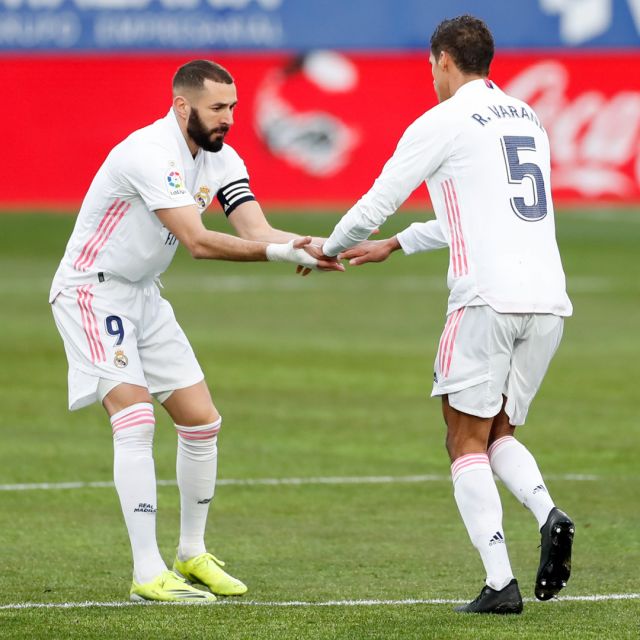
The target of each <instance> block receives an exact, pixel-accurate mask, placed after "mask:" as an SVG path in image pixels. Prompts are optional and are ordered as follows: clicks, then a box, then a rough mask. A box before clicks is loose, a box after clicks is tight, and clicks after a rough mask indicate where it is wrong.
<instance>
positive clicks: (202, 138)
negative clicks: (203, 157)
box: [187, 107, 229, 153]
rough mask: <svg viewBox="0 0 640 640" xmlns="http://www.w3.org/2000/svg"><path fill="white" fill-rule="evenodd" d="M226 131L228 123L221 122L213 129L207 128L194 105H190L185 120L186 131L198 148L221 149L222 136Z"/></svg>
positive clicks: (214, 150) (215, 150)
mask: <svg viewBox="0 0 640 640" xmlns="http://www.w3.org/2000/svg"><path fill="white" fill-rule="evenodd" d="M228 131H229V125H228V124H221V125H219V126H217V127H215V128H213V129H209V128H207V127H206V126H205V124H204V122H202V118H201V117H200V114H199V113H198V110H197V109H196V108H195V107H191V113H190V114H189V120H188V121H187V133H188V134H189V137H190V138H191V139H192V140H193V141H194V142H195V143H196V144H197V145H198V146H199V147H200V148H202V149H204V150H205V151H213V152H214V153H217V152H218V151H220V149H222V145H223V144H224V137H225V136H226V135H227V133H228Z"/></svg>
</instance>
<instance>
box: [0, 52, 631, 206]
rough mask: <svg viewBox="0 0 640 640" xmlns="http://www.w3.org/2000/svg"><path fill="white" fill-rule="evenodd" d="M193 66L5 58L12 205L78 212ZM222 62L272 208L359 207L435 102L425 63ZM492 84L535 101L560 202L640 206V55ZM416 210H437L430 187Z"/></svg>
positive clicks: (537, 63) (356, 59) (587, 55)
mask: <svg viewBox="0 0 640 640" xmlns="http://www.w3.org/2000/svg"><path fill="white" fill-rule="evenodd" d="M193 57H212V56H211V53H210V52H209V53H203V52H199V54H197V55H185V54H181V55H173V54H172V55H166V54H165V55H161V56H155V57H153V58H149V57H142V56H135V55H126V56H125V55H117V56H114V55H111V56H104V55H101V56H84V57H79V56H57V57H56V56H53V57H52V56H49V57H39V56H38V57H28V56H24V55H20V56H5V58H4V63H3V65H2V66H1V67H0V68H1V69H2V71H1V72H0V80H1V81H2V85H3V86H4V87H5V89H6V90H7V91H8V94H7V95H10V96H11V99H10V100H9V99H5V100H4V101H3V106H2V110H3V113H2V120H3V122H4V123H5V132H4V134H3V138H4V143H5V150H6V149H8V150H9V152H8V153H5V154H2V156H1V158H2V159H1V160H0V167H1V170H2V173H3V175H5V176H6V177H10V179H9V180H7V181H6V182H5V188H4V189H3V191H2V196H0V201H2V203H3V204H4V205H5V206H6V205H16V206H26V205H39V206H57V207H64V206H69V205H71V206H77V204H78V203H79V202H80V201H81V199H82V197H83V195H84V193H85V191H86V189H87V187H88V185H89V183H90V181H91V179H92V176H93V174H94V173H95V171H96V170H97V168H98V166H99V165H100V164H101V163H102V161H103V160H104V158H105V157H106V155H107V153H108V152H109V151H110V149H111V148H112V147H113V145H114V144H116V143H117V142H119V141H120V140H122V139H123V138H124V137H126V136H127V135H128V134H129V133H131V131H133V130H134V129H136V128H139V127H142V126H145V125H146V124H149V123H151V122H152V121H153V120H155V119H157V118H160V117H163V116H164V115H165V114H166V113H167V111H168V109H169V108H170V104H171V94H170V81H171V77H172V75H173V73H174V72H175V70H176V68H177V67H178V66H180V65H181V64H183V63H184V62H186V61H187V60H189V59H191V58H193ZM215 59H216V60H217V61H218V62H220V63H222V64H223V65H225V66H226V67H227V68H228V69H229V70H230V71H231V73H232V74H233V75H234V77H235V79H236V84H237V86H238V95H239V105H238V109H237V112H236V123H235V125H234V128H233V129H232V131H231V133H230V134H229V136H228V138H227V141H228V143H229V144H230V145H231V146H233V147H234V148H235V149H236V150H237V151H238V152H239V153H240V154H241V155H242V157H243V158H244V159H245V162H246V164H247V166H248V169H249V172H250V175H251V181H252V187H253V190H254V192H255V193H256V196H257V197H258V199H259V200H260V201H261V202H262V203H263V204H265V205H269V206H277V205H289V206H296V205H301V203H304V204H305V205H310V204H314V205H318V206H335V205H338V206H348V205H350V204H351V203H353V202H355V200H357V199H358V198H359V197H360V196H361V195H362V194H363V193H364V192H365V191H366V190H367V189H368V188H369V187H370V186H371V184H372V183H373V180H374V179H375V178H376V176H377V175H378V173H379V172H380V170H381V168H382V166H383V164H384V162H385V161H386V160H387V158H388V157H389V156H390V155H391V153H392V152H393V149H394V148H395V144H396V142H397V141H398V139H399V137H400V135H401V134H402V132H403V130H404V129H405V128H406V126H407V125H408V124H410V122H411V121H412V120H414V119H415V118H416V117H417V116H419V115H420V114H421V113H423V112H424V111H425V110H426V109H428V108H429V107H431V106H433V105H434V104H435V95H434V92H433V87H432V79H431V72H430V67H429V65H428V63H427V57H426V53H425V52H421V53H408V54H403V53H380V52H378V53H368V54H363V53H337V52H333V51H322V50H318V51H313V52H309V53H308V54H306V55H294V54H287V53H282V52H280V53H271V54H265V53H261V54H244V55H238V54H224V55H216V56H215ZM491 78H492V79H493V80H494V81H495V82H496V83H497V84H498V85H499V86H501V87H502V88H503V89H505V90H506V91H507V92H510V93H512V94H513V95H515V96H517V97H520V98H522V99H524V100H526V101H527V102H529V104H531V105H532V107H533V108H534V109H535V110H536V112H537V113H538V116H539V118H540V119H541V121H542V123H543V124H544V126H545V127H546V128H547V130H548V132H549V135H550V139H551V144H552V153H553V167H554V170H553V173H552V180H553V188H554V196H555V199H556V201H557V202H560V203H562V202H564V203H568V202H578V201H587V200H589V201H595V202H614V203H625V202H638V201H640V83H639V82H638V78H640V56H638V55H637V54H635V53H632V52H598V53H596V52H581V54H580V55H577V54H575V53H573V52H560V51H557V52H553V53H549V54H548V55H546V54H544V53H537V54H535V55H534V54H533V53H516V52H509V53H504V52H499V53H498V55H497V57H496V60H495V61H494V64H493V66H492V74H491ZM7 145H8V146H7ZM410 203H411V204H414V205H417V206H421V205H423V206H425V207H426V206H428V201H427V191H426V189H425V188H424V187H421V188H419V189H418V191H417V192H416V194H414V196H412V198H411V199H410ZM214 206H215V205H214Z"/></svg>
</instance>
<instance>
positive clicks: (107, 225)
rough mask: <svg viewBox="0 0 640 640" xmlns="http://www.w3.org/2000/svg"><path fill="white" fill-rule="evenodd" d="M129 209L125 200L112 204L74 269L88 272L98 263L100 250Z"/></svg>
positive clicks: (78, 258)
mask: <svg viewBox="0 0 640 640" xmlns="http://www.w3.org/2000/svg"><path fill="white" fill-rule="evenodd" d="M129 207H131V205H130V204H129V203H127V202H125V201H124V200H119V199H118V198H116V199H115V200H114V201H113V202H112V203H111V206H110V207H109V208H108V209H107V212H106V213H105V214H104V216H102V220H100V224H99V225H98V228H97V229H96V230H95V232H94V233H93V235H92V236H91V237H90V238H89V240H87V242H86V244H85V245H84V247H83V248H82V251H81V252H80V255H79V256H78V257H77V259H76V261H75V262H74V263H73V268H74V269H77V270H78V271H86V270H87V269H88V268H89V267H90V266H91V265H92V264H93V263H94V262H95V261H96V258H97V257H98V253H99V252H100V249H102V247H104V245H105V244H106V242H107V240H108V239H109V238H110V236H111V234H112V233H113V231H114V229H115V228H116V227H117V226H118V223H119V222H120V220H122V218H123V217H124V214H125V213H127V211H128V210H129Z"/></svg>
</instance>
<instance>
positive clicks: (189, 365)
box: [51, 278, 204, 410]
mask: <svg viewBox="0 0 640 640" xmlns="http://www.w3.org/2000/svg"><path fill="white" fill-rule="evenodd" d="M51 308H52V311H53V317H54V319H55V321H56V325H57V327H58V331H59V332H60V335H61V336H62V340H63V342H64V348H65V351H66V354H67V360H68V362H69V409H71V410H74V409H80V408H81V407H85V406H87V405H89V404H91V403H93V402H96V401H97V400H102V398H101V397H100V395H101V394H100V393H99V392H98V383H99V382H100V380H101V379H102V380H103V383H102V385H103V386H104V381H115V382H118V383H120V382H126V383H129V384H135V385H139V386H142V387H146V388H147V389H149V392H150V393H152V394H155V395H158V394H162V393H163V392H167V391H174V390H175V389H183V388H185V387H189V386H191V385H194V384H196V383H197V382H200V381H201V380H203V379H204V374H203V372H202V369H201V368H200V365H199V364H198V361H197V359H196V357H195V354H194V353H193V349H192V348H191V345H190V344H189V341H188V340H187V337H186V336H185V334H184V331H182V329H181V328H180V325H179V324H178V322H177V321H176V318H175V315H174V313H173V309H172V308H171V305H170V304H169V303H168V302H167V301H166V300H164V299H163V298H162V296H161V295H160V290H159V289H158V286H157V285H156V283H155V282H152V281H151V282H150V281H146V282H144V283H129V282H124V281H122V280H118V279H115V278H112V279H108V280H106V281H104V282H96V283H95V284H88V285H83V286H81V287H72V288H68V289H63V290H62V291H61V292H60V293H59V294H58V296H57V297H56V299H55V300H54V301H53V303H52V305H51ZM111 386H114V385H111ZM107 388H108V386H107Z"/></svg>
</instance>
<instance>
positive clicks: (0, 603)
mask: <svg viewBox="0 0 640 640" xmlns="http://www.w3.org/2000/svg"><path fill="white" fill-rule="evenodd" d="M420 217H421V216H419V215H418V214H416V213H401V214H398V215H397V216H395V217H394V218H392V219H391V220H390V221H389V222H388V223H387V224H386V225H385V227H383V229H382V234H381V237H386V236H388V235H391V234H392V233H394V232H396V231H398V230H400V229H401V228H404V227H405V226H406V225H407V224H408V223H409V222H411V221H412V220H414V219H419V218H420ZM422 217H424V216H422ZM270 219H271V221H272V223H273V224H274V225H276V226H281V227H283V228H287V229H291V230H294V231H299V232H303V233H313V234H318V235H326V234H327V233H328V232H329V231H330V229H332V228H333V224H334V223H335V221H336V220H337V214H336V213H332V214H304V215H302V214H298V215H293V214H282V213H274V214H272V215H271V216H270ZM73 221H74V220H73V217H71V216H48V215H44V214H35V213H34V214H31V213H29V214H27V213H22V214H6V215H1V216H0V300H1V307H2V310H1V311H0V319H1V322H0V324H1V329H2V335H1V339H0V361H1V362H2V366H1V367H0V397H1V399H2V403H1V410H0V436H1V438H0V485H2V488H1V490H0V638H12V639H13V638H48V639H54V638H83V639H85V638H116V639H117V638H158V639H160V638H223V639H225V640H226V639H230V640H231V639H240V638H242V639H250V640H266V639H278V640H282V639H284V640H289V639H292V640H299V639H311V638H313V639H336V638H340V639H342V638H344V639H350V640H351V639H355V640H357V639H360V638H384V639H385V640H388V639H391V638H394V639H395V638H398V639H403V640H405V639H407V640H408V639H413V638H416V639H417V638H421V639H422V638H456V639H459V638H469V639H483V638H487V639H491V640H495V639H497V638H547V637H553V638H580V639H583V638H598V639H599V640H601V639H604V638H637V637H638V636H639V635H640V600H639V599H638V593H639V592H640V581H639V579H638V570H639V568H640V534H639V533H638V532H639V531H640V498H639V497H638V488H639V484H640V471H639V470H638V457H639V454H640V421H639V420H638V410H637V407H638V399H639V398H640V394H639V392H638V383H639V381H640V375H639V373H640V367H639V365H638V363H639V362H640V339H639V337H638V332H639V328H640V278H639V277H638V274H639V270H638V263H639V262H638V255H640V254H639V252H640V214H638V212H635V211H633V210H629V211H618V212H579V211H571V212H563V213H561V214H559V215H558V224H557V226H558V238H559V242H560V245H561V250H562V254H563V260H564V265H565V269H566V271H567V275H568V286H569V291H570V295H571V297H572V299H573V302H574V305H575V315H574V317H573V318H572V319H570V320H569V321H568V322H567V323H566V326H565V337H564V341H563V344H562V345H561V348H560V350H559V352H558V354H557V356H556V358H555V360H554V362H553V363H552V366H551V370H550V371H549V374H548V376H547V378H546V380H545V382H544V385H543V387H542V389H541V391H540V393H539V395H538V397H537V398H536V400H535V401H534V404H533V407H532V409H531V412H530V415H529V421H528V424H527V426H526V427H524V428H522V429H521V430H520V436H521V438H522V440H523V441H524V442H525V443H526V444H527V445H528V446H529V447H530V448H531V450H532V451H533V452H534V454H535V455H536V457H537V459H538V462H539V464H540V466H541V469H542V471H543V474H544V475H545V477H546V478H547V484H548V486H549V488H550V490H551V493H552V495H553V496H554V498H555V500H556V502H557V504H558V505H559V506H560V507H561V508H563V509H565V510H567V511H568V512H569V513H570V514H571V515H572V516H573V518H574V519H575V521H576V525H577V533H576V542H575V549H574V573H573V576H572V579H571V582H570V583H569V587H568V588H567V589H566V591H564V592H563V593H562V595H563V596H565V595H566V599H562V598H561V599H560V600H559V601H555V602H549V603H538V602H535V601H531V600H528V601H527V602H526V603H525V612H524V614H523V615H522V616H520V617H512V618H508V619H503V618H500V617H498V618H494V617H476V616H460V615H458V614H454V613H453V612H452V607H453V606H454V605H453V604H451V603H450V602H445V603H440V604H438V603H435V602H434V601H437V600H438V599H442V600H467V599H471V598H473V597H475V596H476V595H477V592H478V591H479V589H480V588H481V586H482V582H483V577H484V574H483V570H482V566H481V564H480V560H479V558H478V557H477V555H476V552H475V550H474V549H473V548H472V547H471V544H470V542H469V540H468V538H467V535H466V532H465V530H464V528H463V525H462V523H461V521H460V518H459V515H458V513H457V509H456V506H455V504H454V501H453V497H452V489H451V484H450V482H449V481H448V479H447V476H448V473H449V465H448V461H447V457H446V453H445V450H444V429H443V425H442V419H441V415H440V406H439V402H438V401H436V400H432V399H430V398H429V397H428V395H429V391H430V386H431V378H432V363H433V359H434V355H435V350H436V348H437V341H438V338H439V335H440V331H441V329H442V326H443V322H444V311H445V306H446V305H445V302H446V297H447V292H446V288H445V270H446V263H447V254H446V252H438V253H432V254H423V255H419V256H414V257H411V258H407V257H403V256H401V255H399V254H396V255H394V256H392V257H391V259H390V260H389V261H388V262H387V263H385V264H383V265H366V266H364V267H359V268H353V269H351V270H349V271H348V272H347V273H346V274H312V275H311V276H309V277H308V278H300V277H298V276H295V275H294V273H293V270H292V269H291V268H289V267H288V266H287V265H273V264H237V263H235V264H234V263H210V262H204V261H202V262H196V261H194V260H192V259H190V258H189V257H188V256H187V255H186V252H185V251H184V250H183V249H180V250H179V252H178V256H177V258H176V260H175V262H174V264H173V265H172V266H171V267H170V269H169V271H168V272H167V274H166V275H165V276H164V278H163V282H164V285H165V288H164V295H165V296H166V297H167V298H168V299H169V300H170V301H171V302H172V304H173V305H174V308H175V311H176V314H177V316H178V319H179V321H180V322H181V324H182V325H183V327H184V328H185V330H186V332H187V334H188V335H189V337H190V338H191V341H192V343H193V345H194V347H195V349H196V352H197V353H198V355H199V357H200V360H201V363H202V365H203V368H204V370H205V372H206V374H207V378H208V382H209V386H210V387H211V389H212V392H213V396H214V401H215V402H216V405H217V406H218V408H219V410H220V412H221V413H222V415H223V417H224V425H223V429H222V431H221V435H220V439H219V451H220V458H219V478H220V479H221V480H223V481H226V482H227V484H225V483H224V482H221V484H220V485H219V486H218V489H217V493H216V498H215V500H214V503H213V506H212V510H211V513H210V519H209V529H208V544H209V547H210V549H211V550H212V551H214V552H215V553H216V554H218V555H220V556H221V557H222V558H223V559H225V560H226V561H227V562H228V568H229V569H230V571H231V572H232V573H233V574H235V575H237V576H238V577H240V578H242V579H243V580H244V581H246V582H247V584H248V585H249V588H250V591H249V593H248V594H247V595H246V596H245V597H244V598H243V599H241V600H234V601H233V602H229V601H226V602H221V603H219V604H218V603H216V604H215V605H213V606H210V607H197V606H194V607H180V606H178V607H176V606H156V605H150V606H145V605H137V606H116V605H120V604H123V603H125V602H126V599H127V596H128V588H129V583H130V552H129V548H128V541H127V538H126V533H125V528H124V523H123V521H122V517H121V514H120V512H119V506H118V502H117V497H116V494H115V491H114V489H113V488H110V487H106V488H105V487H96V486H83V487H81V488H75V489H71V488H70V489H62V488H56V489H28V490H16V488H15V486H8V485H16V484H19V483H62V482H79V483H91V482H100V481H103V482H109V481H110V480H111V466H112V453H111V450H112V445H111V433H110V429H109V425H108V422H107V420H106V418H105V415H104V412H103V410H102V409H101V408H100V407H98V406H94V407H91V408H89V409H85V410H82V411H80V412H75V413H69V412H68V411H67V407H66V361H65V358H64V353H63V348H62V343H61V341H60V339H59V337H58V335H57V332H56V330H55V327H54V323H53V319H52V317H51V313H50V310H49V307H48V304H47V292H48V287H49V283H50V280H51V277H52V275H53V272H54V270H55V267H56V265H57V263H58V261H59V259H60V257H61V255H62V252H63V249H64V245H65V243H66V239H67V237H68V235H69V233H70V230H71V227H72V225H73ZM207 224H209V225H210V226H211V227H212V228H216V229H223V230H230V227H229V226H228V225H227V224H226V222H225V221H224V219H223V217H222V216H220V215H216V216H208V217H207ZM167 366H171V363H170V362H167ZM157 420H158V425H157V432H156V443H155V459H156V469H157V475H158V478H160V479H164V480H168V481H171V480H172V479H174V478H175V471H174V455H175V434H174V432H173V429H172V425H171V423H170V421H169V419H168V418H167V416H166V415H165V414H164V413H163V412H162V410H161V409H159V410H158V411H157ZM568 474H571V475H572V476H575V477H574V478H573V479H571V478H569V479H567V475H568ZM415 475H423V476H430V479H429V480H426V479H424V480H422V481H414V482H409V481H401V482H386V483H364V482H362V481H360V482H354V483H346V482H342V483H335V484H328V483H321V482H312V483H308V484H298V485H292V484H290V485H282V484H272V485H269V484H259V483H258V484H234V483H232V482H231V481H233V480H246V479H256V480H259V479H265V478H337V477H345V476H348V477H353V478H363V477H369V476H373V477H380V476H389V477H390V478H392V479H393V478H395V479H402V478H403V477H405V476H415ZM502 489H503V488H502V487H501V492H502V495H503V504H504V512H505V530H506V535H507V538H508V542H509V550H510V557H511V560H512V564H513V568H514V571H515V572H516V575H517V577H518V579H519V582H520V585H521V589H522V591H523V595H524V596H525V597H527V598H532V597H533V580H534V576H535V570H536V567H537V561H538V549H537V545H538V535H537V531H536V526H535V522H534V519H533V518H532V517H531V515H530V514H529V513H528V512H527V511H526V510H525V509H523V508H522V507H521V506H520V505H518V504H517V503H516V501H515V500H514V498H513V497H512V496H511V495H509V494H508V493H506V492H505V491H503V490H502ZM177 531H178V495H177V489H176V487H175V486H173V485H172V484H171V483H168V484H165V485H162V486H160V488H159V514H158V538H159V542H160V547H161V550H162V552H163V555H164V556H165V558H166V560H167V561H171V559H172V556H173V552H174V548H175V544H176V541H177V540H176V538H177ZM612 594H619V595H620V594H622V595H625V594H626V595H629V594H632V595H633V594H635V598H625V599H622V598H620V599H612V598H611V597H610V596H611V595H612ZM596 595H602V596H608V597H607V598H606V599H602V600H597V599H592V600H589V599H587V597H589V596H596ZM571 598H576V599H571ZM403 600H406V601H411V600H414V601H415V600H417V601H420V602H418V603H415V602H414V603H411V602H406V603H404V604H402V603H400V602H399V601H403ZM348 601H353V602H354V603H352V604H351V605H348V604H346V603H347V602H348ZM356 601H357V602H356ZM361 601H369V602H368V603H364V602H361ZM388 601H392V602H388ZM80 602H93V603H111V604H112V605H113V606H104V605H103V606H87V607H68V608H62V607H57V608H43V607H36V606H28V607H25V608H17V607H16V606H15V605H18V604H22V603H35V604H48V603H80ZM296 602H303V603H308V604H306V605H294V604H293V603H296ZM242 603H244V604H242ZM331 603H333V604H331Z"/></svg>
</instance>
